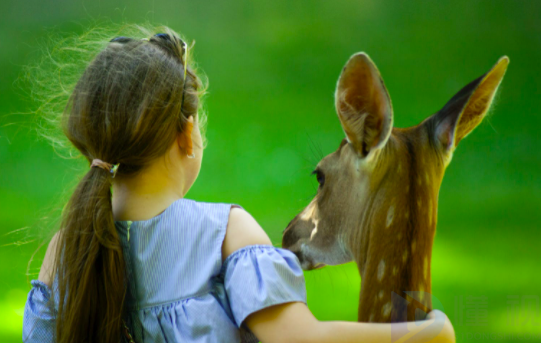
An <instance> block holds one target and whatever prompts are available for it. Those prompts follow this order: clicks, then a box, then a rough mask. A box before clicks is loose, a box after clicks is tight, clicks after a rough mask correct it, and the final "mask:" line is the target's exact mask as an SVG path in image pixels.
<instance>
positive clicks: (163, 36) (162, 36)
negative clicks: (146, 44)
mask: <svg viewBox="0 0 541 343" xmlns="http://www.w3.org/2000/svg"><path fill="white" fill-rule="evenodd" d="M154 37H159V38H163V39H170V38H169V35H168V34H167V33H156V34H155V35H154Z"/></svg>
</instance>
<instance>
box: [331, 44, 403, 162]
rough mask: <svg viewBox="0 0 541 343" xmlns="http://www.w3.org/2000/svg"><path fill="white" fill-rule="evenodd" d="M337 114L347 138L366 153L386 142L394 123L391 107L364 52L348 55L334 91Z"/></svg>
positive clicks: (359, 150)
mask: <svg viewBox="0 0 541 343" xmlns="http://www.w3.org/2000/svg"><path fill="white" fill-rule="evenodd" d="M335 105H336V111H337V113H338V118H339V119H340V123H341V124H342V128H343V129H344V132H345V134H346V137H347V139H348V141H349V142H350V143H351V144H352V145H353V147H354V148H355V149H356V150H357V152H358V153H359V154H360V155H361V156H362V157H366V156H367V155H368V154H369V153H370V152H371V151H373V150H376V149H379V148H381V147H383V146H384V145H385V143H386V142H387V140H388V139H389V136H390V134H391V130H392V126H393V109H392V105H391V99H390V98H389V93H387V89H386V88H385V84H384V83H383V79H382V78H381V76H380V74H379V71H378V68H377V67H376V65H375V64H374V62H372V60H371V59H370V57H368V55H366V54H365V53H362V52H361V53H357V54H355V55H353V56H351V58H350V59H349V61H348V62H347V63H346V66H345V67H344V69H343V70H342V74H341V75H340V78H339V79H338V84H337V86H336V93H335Z"/></svg>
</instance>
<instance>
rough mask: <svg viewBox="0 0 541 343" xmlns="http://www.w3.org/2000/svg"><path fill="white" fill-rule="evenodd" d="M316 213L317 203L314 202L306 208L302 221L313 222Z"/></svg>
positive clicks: (301, 217)
mask: <svg viewBox="0 0 541 343" xmlns="http://www.w3.org/2000/svg"><path fill="white" fill-rule="evenodd" d="M315 212H316V202H315V200H312V202H311V203H310V204H308V206H306V208H305V209H304V211H302V213H301V215H300V219H301V220H306V221H308V220H311V219H313V217H314V214H315Z"/></svg>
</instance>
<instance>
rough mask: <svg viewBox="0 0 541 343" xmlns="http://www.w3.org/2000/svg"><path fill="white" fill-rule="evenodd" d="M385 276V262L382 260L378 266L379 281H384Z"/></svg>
mask: <svg viewBox="0 0 541 343" xmlns="http://www.w3.org/2000/svg"><path fill="white" fill-rule="evenodd" d="M383 275H385V261H384V260H381V261H379V264H378V281H381V280H382V279H383Z"/></svg>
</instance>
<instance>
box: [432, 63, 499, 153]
mask: <svg viewBox="0 0 541 343" xmlns="http://www.w3.org/2000/svg"><path fill="white" fill-rule="evenodd" d="M508 64H509V58H508V57H507V56H503V57H501V58H500V59H499V60H498V62H497V63H496V65H495V66H494V67H492V69H491V70H490V71H489V72H488V73H486V74H484V75H483V76H481V77H479V78H477V79H476V80H474V81H472V82H470V83H469V84H468V85H466V87H464V88H462V89H461V90H460V91H459V92H458V93H457V94H456V95H455V96H454V97H452V98H451V100H449V102H447V104H445V106H444V107H443V108H442V109H441V110H440V111H439V112H437V113H436V114H434V115H433V116H432V117H431V118H430V119H429V120H428V121H427V124H428V125H430V127H431V130H432V131H433V132H434V134H435V137H436V139H437V141H438V142H440V144H441V147H442V148H443V150H444V151H446V152H452V151H453V150H454V148H456V146H457V145H458V142H460V141H461V140H462V138H464V137H466V136H467V135H468V134H469V133H470V132H471V131H472V130H473V129H474V128H475V127H476V126H477V125H479V123H481V121H482V120H483V118H484V117H485V115H486V113H487V111H488V109H489V107H490V104H491V103H492V100H493V99H494V95H495V94H496V91H497V89H498V86H499V85H500V83H501V81H502V79H503V76H504V74H505V71H506V70H507V65H508Z"/></svg>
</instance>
